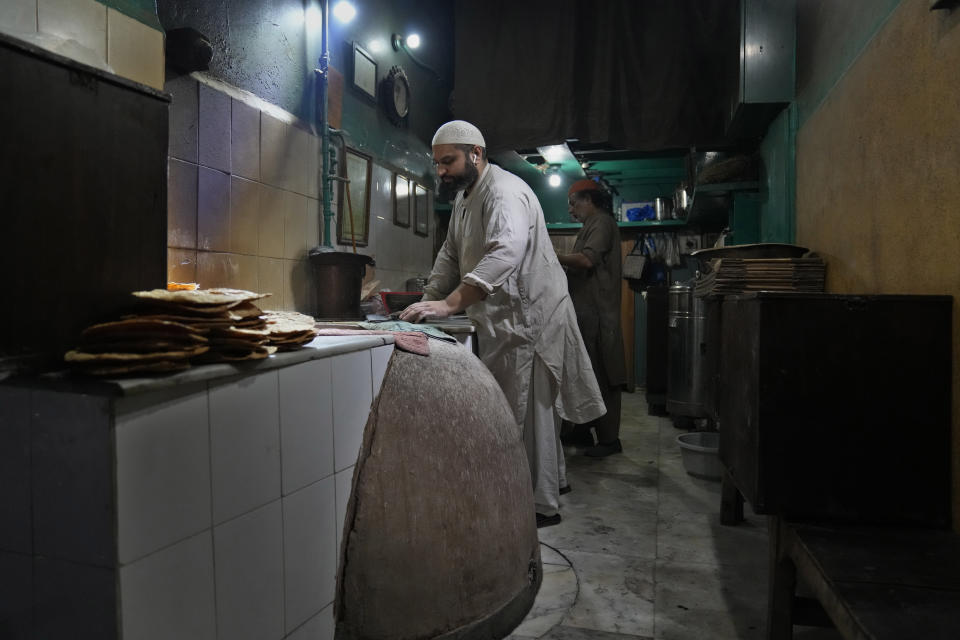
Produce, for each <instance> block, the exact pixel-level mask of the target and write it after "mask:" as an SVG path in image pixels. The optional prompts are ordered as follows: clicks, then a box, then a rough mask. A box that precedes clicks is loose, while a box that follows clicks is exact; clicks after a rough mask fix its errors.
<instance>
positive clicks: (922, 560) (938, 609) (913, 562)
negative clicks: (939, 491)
mask: <svg viewBox="0 0 960 640" xmlns="http://www.w3.org/2000/svg"><path fill="white" fill-rule="evenodd" d="M770 543H771V545H772V546H771V561H772V562H771V567H770V569H771V575H770V593H769V601H768V617H767V625H768V626H767V638H768V640H786V639H789V638H792V637H793V625H794V624H812V623H814V622H816V621H815V620H813V619H812V618H811V616H810V608H809V607H807V606H802V605H805V604H809V603H807V602H804V601H803V600H802V599H798V598H797V596H796V585H797V578H798V577H799V578H801V579H802V580H803V582H804V583H805V584H806V585H808V586H809V588H810V589H811V591H812V592H813V595H814V597H815V599H816V601H817V602H819V604H820V606H821V607H822V610H823V612H825V613H826V615H827V616H828V617H829V620H830V621H832V622H833V625H834V626H835V627H836V629H837V630H838V631H839V632H840V634H841V635H842V636H843V637H844V638H847V639H850V640H957V639H958V638H960V536H958V535H956V534H954V533H952V532H949V531H943V530H936V529H905V528H899V527H890V526H858V525H814V524H796V523H788V522H787V521H786V520H784V519H782V518H771V530H770Z"/></svg>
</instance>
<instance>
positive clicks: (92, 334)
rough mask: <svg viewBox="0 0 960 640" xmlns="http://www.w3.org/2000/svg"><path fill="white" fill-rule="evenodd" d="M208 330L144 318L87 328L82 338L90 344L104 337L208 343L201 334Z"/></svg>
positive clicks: (103, 323) (115, 321)
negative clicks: (167, 337) (152, 337)
mask: <svg viewBox="0 0 960 640" xmlns="http://www.w3.org/2000/svg"><path fill="white" fill-rule="evenodd" d="M205 331H206V330H205V329H202V328H198V327H191V326H189V325H186V324H183V323H180V322H171V321H169V320H149V319H142V318H128V319H126V320H114V321H113V322H101V323H100V324H95V325H91V326H89V327H87V328H86V329H84V330H83V332H82V333H81V334H80V336H81V337H82V338H83V339H84V340H88V341H90V342H97V341H102V340H100V339H102V338H103V337H105V336H106V337H116V336H124V337H127V336H131V335H137V336H160V337H163V336H177V338H178V339H182V340H187V341H190V342H206V338H204V337H203V336H202V335H199V334H201V333H204V332H205Z"/></svg>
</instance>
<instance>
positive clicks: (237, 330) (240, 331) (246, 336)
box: [210, 326, 270, 341]
mask: <svg viewBox="0 0 960 640" xmlns="http://www.w3.org/2000/svg"><path fill="white" fill-rule="evenodd" d="M268 335H270V332H269V331H268V330H267V329H248V328H242V327H234V326H229V327H212V328H211V329H210V339H211V340H213V341H219V340H220V339H221V338H239V339H241V340H264V339H266V337H267V336H268Z"/></svg>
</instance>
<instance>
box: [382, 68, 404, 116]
mask: <svg viewBox="0 0 960 640" xmlns="http://www.w3.org/2000/svg"><path fill="white" fill-rule="evenodd" d="M380 95H381V97H382V98H383V108H384V110H385V111H386V112H387V117H388V118H389V119H390V122H392V123H393V124H395V125H397V126H399V125H400V124H401V123H402V122H403V121H404V120H405V119H406V117H407V114H408V113H410V100H411V98H410V81H409V80H407V74H406V72H404V70H403V69H402V68H401V67H400V66H399V65H397V66H394V67H392V68H391V69H390V71H389V73H387V76H386V77H385V78H384V79H383V83H382V88H381V90H380Z"/></svg>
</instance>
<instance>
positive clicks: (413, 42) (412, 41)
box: [406, 33, 420, 49]
mask: <svg viewBox="0 0 960 640" xmlns="http://www.w3.org/2000/svg"><path fill="white" fill-rule="evenodd" d="M406 43H407V46H408V47H410V48H411V49H416V48H417V47H419V46H420V36H419V35H417V34H416V33H411V34H410V35H408V36H407V39H406Z"/></svg>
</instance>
